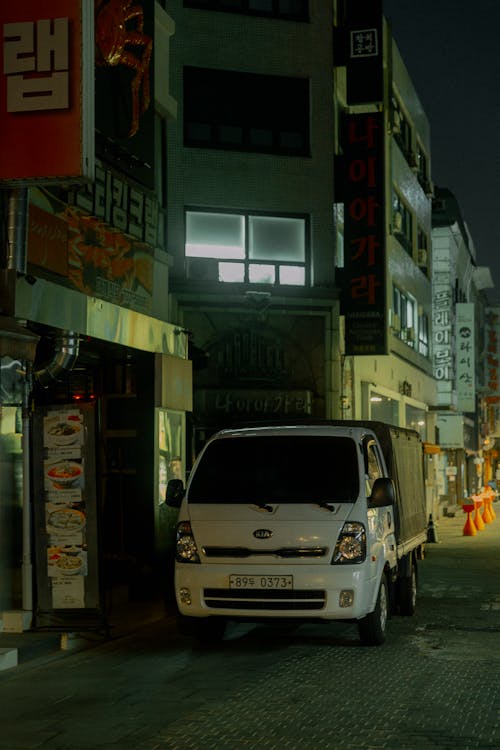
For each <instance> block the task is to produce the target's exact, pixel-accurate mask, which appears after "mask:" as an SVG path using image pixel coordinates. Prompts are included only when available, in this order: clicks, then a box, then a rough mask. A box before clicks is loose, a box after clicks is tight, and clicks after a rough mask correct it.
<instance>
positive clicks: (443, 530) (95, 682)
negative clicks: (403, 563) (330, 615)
mask: <svg viewBox="0 0 500 750" xmlns="http://www.w3.org/2000/svg"><path fill="white" fill-rule="evenodd" d="M493 507H494V509H495V510H496V509H497V508H498V510H500V504H495V505H494V506H493ZM464 522H465V517H464V516H463V514H462V512H461V511H459V512H458V513H457V515H456V516H455V517H453V518H450V517H444V518H441V519H440V520H439V521H438V523H437V525H436V534H437V541H436V542H435V543H432V544H428V545H427V547H426V557H425V560H423V561H422V562H421V563H420V566H419V602H418V607H417V613H416V615H415V616H414V617H405V618H402V617H393V618H392V619H391V620H390V622H389V635H388V638H387V642H386V643H385V644H384V645H383V646H380V647H374V648H367V647H363V646H361V645H360V643H359V640H358V637H357V630H356V627H355V626H354V625H346V624H342V623H333V624H331V625H301V626H297V627H295V628H285V627H283V626H281V625H272V624H263V625H258V626H255V625H252V624H239V625H236V624H234V625H231V626H230V627H229V629H228V633H227V635H226V638H225V639H224V641H223V642H222V643H221V644H220V645H218V646H216V647H212V648H203V647H201V646H199V645H197V644H196V643H195V642H193V641H192V640H190V639H189V638H188V637H187V636H182V635H180V634H179V633H178V632H177V629H176V623H175V616H174V612H173V611H172V610H169V611H167V612H166V613H163V612H159V611H158V610H157V609H156V610H155V609H154V608H153V609H148V608H147V607H145V606H143V608H142V619H141V616H140V614H138V613H137V612H135V613H131V615H130V618H129V620H128V622H127V621H126V620H123V621H122V622H121V624H120V628H119V629H118V630H117V631H115V632H116V634H115V636H114V637H113V638H111V639H107V640H102V639H98V638H95V639H94V640H92V639H90V638H88V641H87V643H86V647H85V648H82V649H80V650H78V649H75V650H71V649H69V650H66V651H64V650H62V649H60V648H57V647H56V648H55V647H54V642H53V641H52V643H51V644H49V643H48V641H47V638H48V636H44V637H45V639H46V648H45V649H44V648H43V646H42V645H40V644H39V646H38V649H33V648H32V650H31V652H30V654H29V655H28V656H27V657H26V658H25V659H23V660H21V663H20V664H19V666H17V667H14V668H12V669H9V670H5V671H3V672H0V750H35V749H36V750H39V749H40V750H48V749H49V748H50V750H240V749H243V748H246V749H249V750H254V749H255V750H257V748H258V749H259V750H260V749H262V750H275V749H276V750H278V749H279V750H289V749H293V750H295V749H297V750H298V749H299V748H300V749H301V750H302V749H304V750H313V749H314V750H318V749H319V748H321V750H355V749H356V750H378V749H379V748H387V749H388V750H427V748H429V749H432V748H440V749H445V750H476V749H480V750H483V749H485V748H489V749H491V748H496V749H497V750H500V565H499V562H500V513H499V517H498V518H497V519H495V520H494V521H493V522H492V523H491V524H488V525H486V527H485V528H484V530H482V531H480V532H478V533H477V535H476V536H474V537H468V536H464V535H463V534H462V530H463V526H464ZM6 635H9V634H0V647H1V646H2V645H3V641H2V638H4V637H5V636H6ZM25 635H26V636H31V634H22V636H21V637H24V636H25ZM37 637H38V636H37ZM51 637H52V639H53V636H51ZM20 653H21V654H22V653H23V649H22V648H21V652H20Z"/></svg>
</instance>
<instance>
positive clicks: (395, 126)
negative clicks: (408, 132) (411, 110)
mask: <svg viewBox="0 0 500 750" xmlns="http://www.w3.org/2000/svg"><path fill="white" fill-rule="evenodd" d="M392 132H393V134H394V135H396V134H399V133H401V115H400V114H399V112H398V111H397V109H395V110H394V111H393V113H392Z"/></svg>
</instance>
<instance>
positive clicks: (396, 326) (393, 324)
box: [391, 312, 401, 333]
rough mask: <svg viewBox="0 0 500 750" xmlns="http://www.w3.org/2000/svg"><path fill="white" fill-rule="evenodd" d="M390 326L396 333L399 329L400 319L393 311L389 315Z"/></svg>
mask: <svg viewBox="0 0 500 750" xmlns="http://www.w3.org/2000/svg"><path fill="white" fill-rule="evenodd" d="M391 328H392V330H393V331H395V332H397V333H399V331H400V330H401V319H400V317H399V315H398V314H397V313H395V312H393V313H392V315H391Z"/></svg>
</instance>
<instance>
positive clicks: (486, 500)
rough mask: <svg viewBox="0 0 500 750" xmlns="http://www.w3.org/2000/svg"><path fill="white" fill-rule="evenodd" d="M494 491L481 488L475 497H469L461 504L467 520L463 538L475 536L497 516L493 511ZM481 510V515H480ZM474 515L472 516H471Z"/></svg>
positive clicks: (489, 488) (488, 488)
mask: <svg viewBox="0 0 500 750" xmlns="http://www.w3.org/2000/svg"><path fill="white" fill-rule="evenodd" d="M494 499H495V491H494V490H493V489H492V488H491V487H483V489H482V490H481V492H479V493H478V494H477V495H471V496H470V498H467V499H466V500H464V502H463V503H462V509H463V511H464V513H467V520H466V522H465V526H464V529H463V536H476V534H477V532H478V531H482V530H483V529H484V528H485V526H486V524H488V523H492V522H493V521H494V520H495V518H496V517H497V514H496V513H495V511H494V509H493V500H494ZM481 508H482V509H483V510H482V513H481ZM472 514H474V515H472Z"/></svg>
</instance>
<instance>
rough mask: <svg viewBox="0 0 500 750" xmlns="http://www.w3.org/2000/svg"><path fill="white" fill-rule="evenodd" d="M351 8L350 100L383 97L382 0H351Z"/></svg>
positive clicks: (348, 24)
mask: <svg viewBox="0 0 500 750" xmlns="http://www.w3.org/2000/svg"><path fill="white" fill-rule="evenodd" d="M346 7H347V19H346V30H347V40H346V49H347V103H348V104H349V105H352V104H367V103H371V102H380V101H382V100H383V90H384V75H383V32H382V2H381V0H350V2H349V3H347V4H346Z"/></svg>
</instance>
